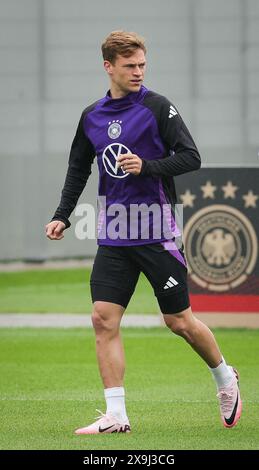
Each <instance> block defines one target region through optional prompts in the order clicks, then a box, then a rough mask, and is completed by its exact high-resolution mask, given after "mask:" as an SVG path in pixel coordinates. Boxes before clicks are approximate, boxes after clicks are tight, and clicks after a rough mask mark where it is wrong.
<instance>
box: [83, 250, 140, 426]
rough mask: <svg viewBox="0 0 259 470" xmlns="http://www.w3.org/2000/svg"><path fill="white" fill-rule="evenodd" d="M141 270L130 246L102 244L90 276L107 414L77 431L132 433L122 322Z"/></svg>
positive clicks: (94, 323)
mask: <svg viewBox="0 0 259 470" xmlns="http://www.w3.org/2000/svg"><path fill="white" fill-rule="evenodd" d="M138 277H139V269H138V268H137V267H136V266H135V265H134V263H132V262H131V261H130V260H129V259H128V257H127V249H125V248H120V247H109V246H100V247H99V248H98V252H97V255H96V257H95V262H94V266H93V270H92V275H91V296H92V301H93V306H94V307H93V313H92V323H93V327H94V330H95V336H96V354H97V360H98V365H99V370H100V375H101V378H102V381H103V385H104V396H105V400H106V413H105V414H102V416H101V418H100V419H98V421H96V422H95V423H93V424H92V425H90V426H86V427H85V428H81V429H78V430H77V431H76V434H99V433H102V432H109V433H111V432H129V431H130V425H129V420H128V417H127V413H126V408H125V391H124V387H123V378H124V372H125V359H124V349H123V344H122V340H121V335H120V322H121V318H122V315H123V313H124V311H125V308H126V307H127V305H128V303H129V301H130V298H131V296H132V294H133V292H134V289H135V286H136V284H137V281H138Z"/></svg>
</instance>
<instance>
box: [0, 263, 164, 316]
mask: <svg viewBox="0 0 259 470" xmlns="http://www.w3.org/2000/svg"><path fill="white" fill-rule="evenodd" d="M90 273H91V270H90V269H82V268H81V269H64V270H46V271H45V270H41V271H40V270H39V271H36V270H35V271H22V272H8V273H0V313H1V312H6V313H8V312H10V313H35V312H39V313H90V312H91V311H92V301H91V295H90V285H89V280H90ZM157 312H158V304H157V301H156V298H155V297H154V295H153V290H152V287H151V286H150V284H149V283H148V281H147V280H146V278H145V277H144V275H141V276H140V279H139V282H138V285H137V288H136V295H134V296H133V298H132V300H131V302H130V304H129V306H128V309H127V313H142V314H144V313H148V314H152V313H157Z"/></svg>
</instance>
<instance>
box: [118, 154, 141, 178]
mask: <svg viewBox="0 0 259 470" xmlns="http://www.w3.org/2000/svg"><path fill="white" fill-rule="evenodd" d="M117 164H118V168H120V167H121V168H122V170H123V171H125V173H131V174H132V175H139V174H140V172H141V168H142V160H141V158H139V157H138V156H137V155H134V154H133V153H124V154H122V155H119V156H118V159H117Z"/></svg>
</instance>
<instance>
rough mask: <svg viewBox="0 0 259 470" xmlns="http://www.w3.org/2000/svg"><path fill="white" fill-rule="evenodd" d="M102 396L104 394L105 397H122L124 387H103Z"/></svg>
mask: <svg viewBox="0 0 259 470" xmlns="http://www.w3.org/2000/svg"><path fill="white" fill-rule="evenodd" d="M104 396H105V398H109V397H124V396H125V390H124V387H112V388H105V389H104Z"/></svg>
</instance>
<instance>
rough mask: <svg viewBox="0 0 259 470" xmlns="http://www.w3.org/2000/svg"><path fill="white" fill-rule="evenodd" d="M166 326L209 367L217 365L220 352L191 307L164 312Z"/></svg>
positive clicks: (219, 361) (220, 358)
mask: <svg viewBox="0 0 259 470" xmlns="http://www.w3.org/2000/svg"><path fill="white" fill-rule="evenodd" d="M163 316H164V321H165V324H166V326H168V328H170V330H172V331H173V332H174V333H175V334H177V335H179V336H182V337H183V338H184V339H185V340H186V341H187V342H188V343H189V344H190V346H191V347H192V348H193V349H194V350H195V351H196V352H197V353H198V354H199V355H200V356H201V358H202V359H203V360H204V361H205V362H206V363H207V364H208V366H209V367H210V368H214V367H217V366H218V365H219V364H220V363H221V361H222V354H221V353H220V350H219V347H218V345H217V343H216V340H215V337H214V335H213V333H212V332H211V331H210V329H209V328H208V327H207V326H206V325H205V324H204V323H202V322H201V321H200V320H198V319H197V318H195V317H194V315H193V314H192V310H191V307H188V308H187V309H186V310H183V311H182V312H180V313H176V314H173V315H172V314H164V315H163Z"/></svg>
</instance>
